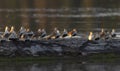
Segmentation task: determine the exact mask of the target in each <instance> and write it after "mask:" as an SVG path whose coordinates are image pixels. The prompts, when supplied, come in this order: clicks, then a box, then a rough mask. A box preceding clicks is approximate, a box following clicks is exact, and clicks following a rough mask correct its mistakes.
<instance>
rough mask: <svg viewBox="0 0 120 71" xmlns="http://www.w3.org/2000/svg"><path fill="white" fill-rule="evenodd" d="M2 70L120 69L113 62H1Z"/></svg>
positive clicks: (81, 70)
mask: <svg viewBox="0 0 120 71" xmlns="http://www.w3.org/2000/svg"><path fill="white" fill-rule="evenodd" d="M0 71H120V64H118V63H117V64H115V63H114V64H112V63H85V64H83V63H66V62H53V63H0Z"/></svg>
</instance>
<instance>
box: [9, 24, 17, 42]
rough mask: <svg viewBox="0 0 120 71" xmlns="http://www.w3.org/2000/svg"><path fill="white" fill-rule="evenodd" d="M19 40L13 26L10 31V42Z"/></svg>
mask: <svg viewBox="0 0 120 71" xmlns="http://www.w3.org/2000/svg"><path fill="white" fill-rule="evenodd" d="M17 39H18V37H17V34H16V32H15V31H14V27H13V26H12V27H11V30H10V36H9V40H17Z"/></svg>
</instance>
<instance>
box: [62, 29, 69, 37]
mask: <svg viewBox="0 0 120 71" xmlns="http://www.w3.org/2000/svg"><path fill="white" fill-rule="evenodd" d="M66 36H68V32H67V30H66V29H64V31H63V34H62V37H66Z"/></svg>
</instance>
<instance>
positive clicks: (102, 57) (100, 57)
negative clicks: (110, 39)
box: [0, 53, 120, 63]
mask: <svg viewBox="0 0 120 71" xmlns="http://www.w3.org/2000/svg"><path fill="white" fill-rule="evenodd" d="M119 60H120V55H119V54H114V53H109V54H90V55H87V56H41V57H40V56H39V57H33V56H30V57H22V56H20V57H19V56H17V57H2V56H0V62H49V61H50V62H51V61H65V62H67V61H68V62H69V61H70V62H71V61H72V62H76V61H78V62H92V63H94V62H116V61H117V62H120V61H119Z"/></svg>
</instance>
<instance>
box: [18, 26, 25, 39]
mask: <svg viewBox="0 0 120 71" xmlns="http://www.w3.org/2000/svg"><path fill="white" fill-rule="evenodd" d="M25 33H26V29H25V28H24V27H21V28H20V30H19V38H24V34H25Z"/></svg>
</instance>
